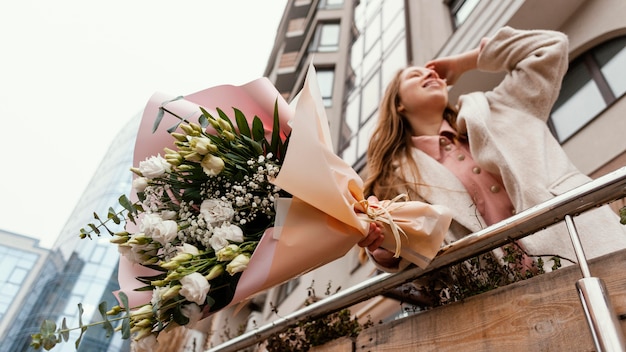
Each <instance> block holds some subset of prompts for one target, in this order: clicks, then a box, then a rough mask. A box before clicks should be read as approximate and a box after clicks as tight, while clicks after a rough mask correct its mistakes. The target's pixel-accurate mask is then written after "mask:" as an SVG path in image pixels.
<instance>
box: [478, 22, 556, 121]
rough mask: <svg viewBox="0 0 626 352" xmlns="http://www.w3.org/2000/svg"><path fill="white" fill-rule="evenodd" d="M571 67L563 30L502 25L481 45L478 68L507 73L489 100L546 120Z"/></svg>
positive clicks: (490, 94) (491, 93)
mask: <svg viewBox="0 0 626 352" xmlns="http://www.w3.org/2000/svg"><path fill="white" fill-rule="evenodd" d="M567 66H568V39H567V36H566V35H565V34H563V33H561V32H556V31H549V30H517V29H513V28H511V27H503V28H501V29H500V30H498V32H496V34H495V35H494V36H493V37H492V38H491V40H490V41H489V42H488V43H487V44H486V45H485V46H484V47H483V48H482V50H481V52H480V55H479V57H478V69H479V70H482V71H488V72H503V71H504V72H506V76H505V78H504V79H503V80H502V82H501V83H500V84H499V85H498V86H497V87H496V88H494V89H493V90H492V91H491V92H488V93H486V95H487V98H488V100H490V101H495V102H499V103H501V104H503V105H505V106H507V107H509V108H512V109H515V110H518V111H526V112H527V113H528V114H530V115H532V116H535V117H537V118H540V119H541V120H543V121H544V122H545V121H547V119H548V117H549V115H550V111H551V109H552V105H553V104H554V102H555V101H556V99H557V98H558V95H559V91H560V88H561V80H562V79H563V76H564V75H565V72H566V71H567Z"/></svg>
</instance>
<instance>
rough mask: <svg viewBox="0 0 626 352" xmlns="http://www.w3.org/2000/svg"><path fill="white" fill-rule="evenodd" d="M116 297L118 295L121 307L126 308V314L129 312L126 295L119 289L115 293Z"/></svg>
mask: <svg viewBox="0 0 626 352" xmlns="http://www.w3.org/2000/svg"><path fill="white" fill-rule="evenodd" d="M117 297H119V299H120V301H121V303H122V307H124V309H125V310H126V314H130V308H129V307H128V296H127V295H126V294H125V293H124V292H122V291H119V292H118V293H117Z"/></svg>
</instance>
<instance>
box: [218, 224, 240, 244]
mask: <svg viewBox="0 0 626 352" xmlns="http://www.w3.org/2000/svg"><path fill="white" fill-rule="evenodd" d="M215 235H220V236H222V237H224V238H225V239H227V240H229V241H232V242H237V243H241V242H243V231H242V230H241V228H240V227H239V226H237V225H233V224H223V225H222V226H220V227H216V228H214V229H213V236H215Z"/></svg>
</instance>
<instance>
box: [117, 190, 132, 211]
mask: <svg viewBox="0 0 626 352" xmlns="http://www.w3.org/2000/svg"><path fill="white" fill-rule="evenodd" d="M117 201H118V202H119V203H120V205H121V206H122V207H124V209H126V210H127V211H128V212H129V213H133V214H135V213H136V210H135V208H134V207H133V203H131V201H130V200H129V199H128V197H126V195H125V194H122V195H121V196H120V197H119V198H118V199H117Z"/></svg>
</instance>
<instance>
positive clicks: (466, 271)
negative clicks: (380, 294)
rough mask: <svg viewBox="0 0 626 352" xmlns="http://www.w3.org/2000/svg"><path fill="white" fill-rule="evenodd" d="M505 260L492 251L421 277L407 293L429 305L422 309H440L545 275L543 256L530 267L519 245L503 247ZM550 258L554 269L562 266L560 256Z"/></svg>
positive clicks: (527, 256) (525, 254) (537, 258)
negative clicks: (437, 307) (438, 307)
mask: <svg viewBox="0 0 626 352" xmlns="http://www.w3.org/2000/svg"><path fill="white" fill-rule="evenodd" d="M501 249H502V250H503V252H504V253H503V257H502V258H500V259H499V258H497V257H496V256H495V255H494V254H493V253H492V252H487V253H484V254H480V255H478V256H476V257H473V258H470V259H468V260H466V261H463V262H461V263H458V264H454V265H451V266H448V267H445V268H442V269H439V270H436V271H434V272H432V273H430V274H428V275H426V276H424V277H422V278H420V281H419V285H414V286H407V287H408V289H407V290H409V291H412V292H405V294H407V295H408V296H409V297H410V296H411V295H414V297H415V298H416V299H417V298H418V297H419V300H420V301H422V302H426V304H424V306H423V307H420V309H428V308H431V307H436V306H441V305H445V304H448V303H452V302H457V301H461V300H463V299H466V298H468V297H471V296H474V295H477V294H480V293H483V292H487V291H490V290H493V289H496V288H498V287H503V286H506V285H509V284H512V283H515V282H518V281H522V280H526V279H529V278H531V277H534V276H537V275H540V274H543V273H545V271H544V269H543V268H544V261H543V259H542V258H541V257H542V256H537V257H536V260H533V261H532V265H531V266H530V267H529V266H528V259H529V258H532V256H529V255H528V254H527V253H525V252H524V251H523V250H522V248H520V247H519V246H518V245H517V244H515V243H512V244H509V245H506V246H503V247H502V248H501ZM543 256H549V257H550V260H551V261H552V262H553V265H552V267H551V269H552V270H557V269H558V268H560V267H561V259H563V258H560V257H559V256H557V255H543Z"/></svg>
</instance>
